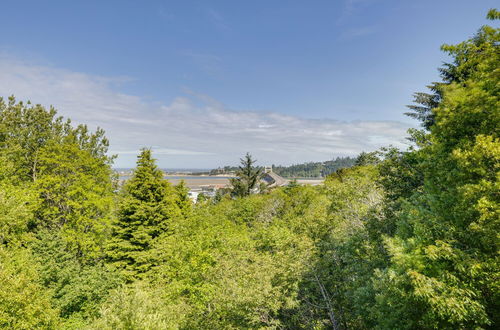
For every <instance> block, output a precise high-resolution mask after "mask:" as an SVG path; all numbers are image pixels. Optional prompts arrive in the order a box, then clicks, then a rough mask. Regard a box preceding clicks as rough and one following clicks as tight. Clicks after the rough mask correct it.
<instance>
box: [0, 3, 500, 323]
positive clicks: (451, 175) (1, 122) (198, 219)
mask: <svg viewBox="0 0 500 330" xmlns="http://www.w3.org/2000/svg"><path fill="white" fill-rule="evenodd" d="M488 18H490V19H498V18H499V14H498V11H496V10H491V11H490V12H489V13H488ZM499 33H500V32H499V30H498V29H497V28H493V27H489V26H484V27H482V28H481V29H480V30H479V32H478V33H477V34H476V35H475V36H474V37H473V38H471V39H469V40H467V41H465V42H463V43H460V44H458V45H455V46H449V45H447V46H443V49H444V50H445V51H446V52H448V53H449V54H450V55H451V57H452V62H451V63H448V64H445V65H444V66H443V67H442V68H441V69H440V72H441V74H442V82H439V83H434V84H432V85H431V87H430V89H431V93H430V94H426V93H417V94H416V95H415V103H416V105H413V106H410V109H411V110H412V112H411V113H410V116H411V117H414V118H417V119H419V120H420V121H421V122H422V126H423V129H421V130H416V129H414V130H411V131H410V135H411V136H410V138H409V139H410V140H411V141H412V142H413V143H414V144H415V146H414V147H411V148H409V149H408V150H405V151H401V150H397V149H394V148H387V149H383V150H381V151H380V152H376V153H362V154H361V155H360V156H359V157H358V158H357V159H356V160H354V159H351V158H348V159H340V160H339V159H337V160H336V161H332V162H333V163H331V164H330V163H328V164H327V163H322V164H321V166H319V165H318V164H317V163H310V164H305V165H304V166H303V167H300V166H299V167H294V168H290V170H291V171H292V172H294V173H295V174H297V173H302V174H301V175H303V176H308V175H325V173H326V172H324V171H325V170H326V168H330V165H331V166H337V167H336V168H335V171H334V172H332V173H330V174H329V175H328V177H327V178H326V180H325V182H324V185H323V186H317V187H311V186H300V185H298V184H296V182H295V183H292V184H290V185H289V186H287V187H278V188H276V189H273V190H271V191H266V194H254V193H255V192H258V191H260V192H262V191H263V190H264V189H263V187H259V183H260V182H259V181H260V177H261V174H262V169H261V168H257V167H254V166H253V165H254V163H255V161H254V160H253V159H252V157H251V156H250V155H249V154H247V155H246V156H245V158H244V159H242V166H241V167H240V168H239V171H238V173H237V175H238V178H237V179H234V180H232V184H233V189H232V190H231V191H229V190H227V191H223V190H220V191H219V192H218V194H217V196H216V197H215V198H214V199H213V201H212V200H208V199H207V200H205V201H203V195H200V199H199V203H197V204H196V205H193V204H192V203H191V201H190V199H189V195H188V189H187V187H186V186H185V184H184V183H183V182H182V183H181V184H179V185H178V186H175V187H172V186H171V185H170V184H169V183H168V182H167V181H166V180H164V179H163V173H162V172H161V171H160V170H159V169H158V167H157V166H156V165H155V161H154V159H153V158H152V155H151V151H150V150H148V149H144V150H142V152H141V155H140V156H139V158H138V164H137V168H136V170H135V171H134V174H133V176H132V178H131V179H130V180H129V181H127V182H126V183H125V184H124V186H123V187H122V190H121V191H120V192H119V193H116V194H115V193H114V191H115V186H114V184H113V175H112V172H111V170H110V164H111V161H112V158H110V157H108V156H106V152H107V140H106V139H105V137H104V135H103V132H102V131H101V130H98V131H97V132H95V133H89V132H88V130H87V128H86V127H85V126H77V127H76V128H75V127H72V126H71V124H70V122H69V121H64V120H63V119H62V118H58V117H56V112H55V110H54V109H49V110H46V109H45V108H43V107H42V106H40V105H36V106H32V105H31V104H29V103H28V104H24V103H22V102H19V103H16V101H15V100H14V98H13V97H12V98H10V99H9V101H8V103H5V102H4V101H3V100H2V101H0V327H5V328H14V329H34V328H44V329H52V328H54V329H55V328H64V329H82V328H90V329H178V328H182V329H236V328H238V329H240V328H241V329H263V328H266V329H276V328H282V329H329V328H333V329H349V328H352V329H488V328H491V329H494V328H498V324H499V322H500V320H499V318H498V310H500V304H499V302H500V289H499V288H500V286H499V282H498V279H499V278H500V270H499V269H500V268H499V265H500V260H499V257H498V251H499V246H500V240H499V236H498V232H499V231H500V221H499V220H500V207H499V204H500V197H499V196H500V195H499V194H498V192H499V191H500V183H499V179H500V136H499V130H498V127H500V112H499V111H498V109H499V108H500V100H499V98H498V95H499V86H500V84H499V81H498V78H499V76H500V75H499V67H500V66H499V64H500V63H499V62H500V52H499V51H498V47H499V41H500V40H499V38H500V35H499ZM347 163H349V164H347ZM315 164H316V165H315ZM317 165H318V166H317ZM344 165H345V166H344ZM352 165H355V166H352ZM341 167H342V168H341ZM346 167H350V168H346ZM276 169H277V168H275V170H276ZM285 170H288V169H285V168H280V171H285ZM297 171H299V172H297ZM300 171H303V172H300ZM283 173H285V172H282V173H281V174H283ZM230 193H232V194H233V197H234V196H237V197H239V198H232V197H231V196H230ZM104 247H105V248H104ZM103 250H105V251H103Z"/></svg>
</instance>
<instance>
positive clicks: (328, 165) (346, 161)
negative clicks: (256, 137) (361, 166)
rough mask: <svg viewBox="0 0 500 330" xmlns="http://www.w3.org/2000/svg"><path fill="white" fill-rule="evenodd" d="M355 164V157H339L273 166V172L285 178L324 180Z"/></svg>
mask: <svg viewBox="0 0 500 330" xmlns="http://www.w3.org/2000/svg"><path fill="white" fill-rule="evenodd" d="M355 162H356V158H355V157H353V158H351V157H342V158H341V157H337V158H336V159H334V160H328V161H325V162H309V163H303V164H297V165H291V166H274V165H273V171H274V172H275V173H276V174H279V175H281V176H282V177H285V178H322V177H325V176H327V175H328V174H330V173H333V172H335V171H336V170H338V169H340V168H345V167H351V166H354V163H355Z"/></svg>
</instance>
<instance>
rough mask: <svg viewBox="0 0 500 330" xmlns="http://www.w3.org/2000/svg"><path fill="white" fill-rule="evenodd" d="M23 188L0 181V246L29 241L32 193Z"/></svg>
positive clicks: (31, 221) (31, 220)
mask: <svg viewBox="0 0 500 330" xmlns="http://www.w3.org/2000/svg"><path fill="white" fill-rule="evenodd" d="M27 187H29V186H27ZM27 187H26V188H25V187H24V186H15V185H12V184H9V183H7V182H5V181H1V180H0V245H2V244H9V245H14V246H16V245H18V244H20V243H23V242H25V241H27V240H29V239H30V234H29V228H30V227H31V225H32V223H33V219H34V218H33V210H32V205H31V204H30V203H33V202H34V201H36V199H35V195H34V193H33V192H32V191H31V190H30V189H28V188H27Z"/></svg>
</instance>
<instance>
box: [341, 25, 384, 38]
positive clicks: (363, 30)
mask: <svg viewBox="0 0 500 330" xmlns="http://www.w3.org/2000/svg"><path fill="white" fill-rule="evenodd" d="M376 32H377V27H376V26H361V27H354V28H349V29H345V30H344V31H343V32H342V33H341V34H340V37H339V38H340V39H341V40H352V39H356V38H360V37H365V36H369V35H372V34H374V33H376Z"/></svg>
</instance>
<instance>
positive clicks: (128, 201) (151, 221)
mask: <svg viewBox="0 0 500 330" xmlns="http://www.w3.org/2000/svg"><path fill="white" fill-rule="evenodd" d="M180 215H181V212H180V209H179V206H178V203H177V194H176V192H175V190H174V188H173V187H172V186H171V185H170V184H169V182H168V181H166V180H164V179H163V173H162V171H161V170H160V169H159V168H158V167H157V166H156V164H155V160H154V159H153V158H152V155H151V150H150V149H143V150H142V151H141V154H140V155H139V156H138V161H137V168H136V170H135V171H134V174H133V176H132V178H131V179H130V180H129V181H128V182H127V183H126V184H125V185H124V187H123V196H122V200H121V202H120V205H119V208H118V216H117V219H116V221H115V223H114V225H113V232H112V239H111V242H110V243H109V245H108V259H109V261H110V262H111V263H112V264H113V265H114V266H115V267H116V268H118V269H120V270H121V271H122V274H123V275H124V276H125V278H126V279H128V280H132V279H134V278H138V277H141V274H143V273H145V272H146V271H147V270H148V269H149V268H150V267H151V247H152V244H153V242H154V240H155V239H156V238H157V237H158V236H159V235H160V234H162V233H165V232H167V231H168V228H169V221H170V220H171V219H173V218H176V217H179V216H180Z"/></svg>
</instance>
